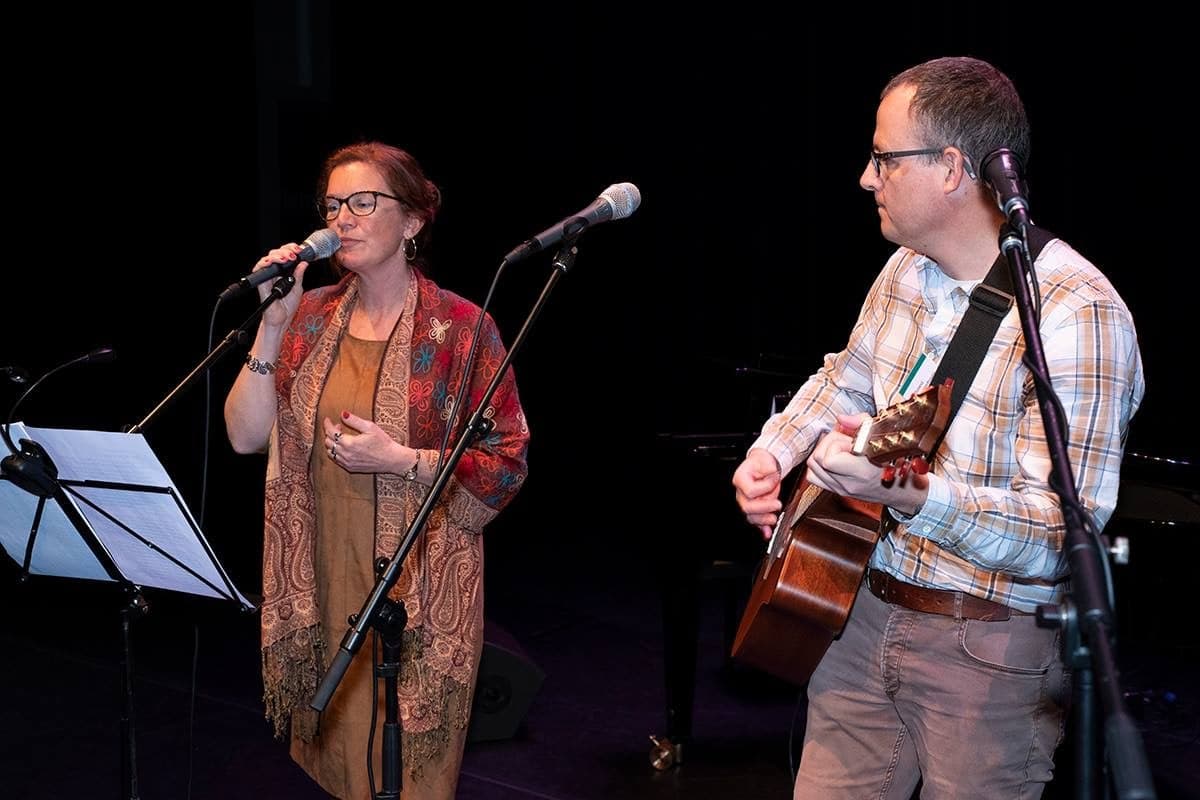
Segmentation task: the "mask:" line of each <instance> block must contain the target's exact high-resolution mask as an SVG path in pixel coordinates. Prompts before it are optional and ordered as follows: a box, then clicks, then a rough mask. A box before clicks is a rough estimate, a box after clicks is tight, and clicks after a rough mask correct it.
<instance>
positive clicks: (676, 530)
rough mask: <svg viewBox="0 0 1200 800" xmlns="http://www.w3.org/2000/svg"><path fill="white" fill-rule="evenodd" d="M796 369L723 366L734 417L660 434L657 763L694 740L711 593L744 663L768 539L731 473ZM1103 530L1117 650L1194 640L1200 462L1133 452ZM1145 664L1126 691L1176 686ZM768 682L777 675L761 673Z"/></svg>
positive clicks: (770, 362) (775, 364)
mask: <svg viewBox="0 0 1200 800" xmlns="http://www.w3.org/2000/svg"><path fill="white" fill-rule="evenodd" d="M792 367H793V362H791V361H786V360H783V359H780V358H778V357H767V356H763V357H760V358H759V359H758V361H757V363H756V364H755V365H754V366H737V365H729V366H727V368H726V372H727V374H726V375H725V381H726V382H727V383H728V384H729V386H726V387H725V389H727V390H729V391H731V392H732V394H730V398H732V399H730V400H729V401H728V402H724V403H722V404H721V405H722V407H723V408H725V409H734V413H733V414H722V415H720V419H721V421H722V422H724V423H726V425H727V427H725V428H724V429H714V430H683V431H680V430H673V431H664V432H660V433H658V434H657V436H656V441H655V447H656V453H655V457H656V465H657V472H656V474H658V475H660V476H664V478H665V479H667V480H668V484H669V485H668V487H667V489H666V492H665V493H664V497H665V498H667V500H668V503H669V504H670V505H671V508H672V522H671V525H670V526H669V532H668V535H666V536H664V537H661V540H660V544H661V545H662V547H661V549H660V552H659V554H658V569H659V573H660V575H661V586H662V615H663V619H662V625H663V637H664V671H665V675H664V680H665V689H666V731H665V733H664V734H661V735H654V736H651V740H652V746H651V749H650V762H651V764H652V765H653V766H654V767H655V768H656V769H660V770H666V769H670V768H671V767H673V766H675V765H677V764H680V763H682V761H683V757H684V751H685V749H686V746H687V744H688V743H689V741H690V740H691V738H692V721H693V701H694V694H695V685H696V668H697V650H698V643H699V631H700V609H701V606H702V604H703V603H702V601H703V600H704V599H712V598H714V597H715V598H718V600H719V602H718V606H720V607H721V611H720V616H721V625H722V628H723V642H722V652H723V653H724V654H726V655H725V658H726V662H725V664H724V668H726V669H730V670H738V669H742V668H741V667H740V665H737V664H735V663H733V662H731V661H730V660H729V659H728V653H729V651H730V646H731V644H732V641H733V637H734V634H735V632H736V629H737V624H738V621H739V619H740V617H741V613H742V610H743V608H744V605H745V603H746V601H747V599H748V597H749V594H750V589H751V586H752V583H753V580H754V576H755V574H756V572H757V569H758V566H759V563H760V561H761V559H762V557H763V555H764V554H765V552H766V546H765V543H764V542H763V540H762V538H761V537H760V536H759V534H758V532H757V531H755V530H754V529H753V528H752V527H750V526H749V525H748V524H747V523H746V522H745V519H744V518H743V517H742V515H741V512H740V511H739V509H738V507H737V504H736V502H735V501H734V497H733V487H732V485H731V483H730V480H731V478H732V477H733V471H734V469H735V468H736V467H737V465H738V464H739V463H741V460H742V459H743V458H744V457H745V454H746V451H747V449H748V448H749V447H750V445H751V444H752V443H753V442H754V440H755V439H756V438H757V436H758V431H759V428H760V426H761V424H762V423H763V422H764V421H765V420H766V418H767V416H768V415H769V414H770V413H771V411H772V410H773V409H774V408H782V407H783V405H785V404H786V402H787V399H788V397H790V395H791V393H792V392H794V391H795V390H796V388H798V387H799V385H800V384H801V383H802V382H803V380H804V378H805V377H807V376H806V375H805V374H803V373H802V372H800V371H799V369H793V368H792ZM719 377H720V376H718V381H717V384H718V385H719V384H720V379H719ZM730 386H732V389H730ZM739 420H740V421H739ZM1135 433H1136V429H1135ZM1134 441H1135V443H1136V439H1135V440H1134ZM1135 447H1136V444H1135ZM1187 455H1188V456H1191V455H1192V454H1187ZM785 488H786V487H785ZM785 494H786V493H785ZM1104 539H1105V540H1106V543H1107V544H1108V545H1109V547H1110V552H1111V553H1112V554H1113V558H1112V563H1113V581H1114V590H1115V592H1114V593H1115V596H1116V620H1117V632H1118V643H1117V644H1118V654H1122V653H1124V654H1126V655H1127V656H1128V657H1127V658H1126V659H1124V660H1125V662H1126V663H1127V664H1139V663H1145V662H1146V661H1147V660H1151V659H1154V658H1157V657H1159V654H1160V653H1162V652H1163V651H1164V649H1171V648H1181V647H1182V648H1186V647H1192V648H1194V647H1195V644H1194V642H1193V641H1192V639H1193V638H1194V637H1193V634H1192V632H1193V631H1194V629H1195V622H1194V620H1191V619H1190V617H1187V616H1186V615H1181V612H1180V609H1190V608H1191V607H1192V605H1193V604H1192V603H1191V602H1190V600H1189V597H1188V595H1187V594H1186V593H1189V592H1190V589H1191V585H1190V580H1189V579H1188V578H1187V577H1186V575H1185V573H1186V571H1187V570H1189V569H1190V568H1191V567H1192V566H1193V565H1194V564H1195V563H1196V562H1197V560H1198V559H1200V462H1198V461H1196V460H1195V459H1194V457H1176V456H1175V454H1172V455H1151V454H1148V453H1146V452H1143V451H1141V450H1138V449H1130V450H1129V451H1127V453H1126V455H1125V459H1124V461H1123V463H1122V475H1121V490H1120V499H1119V502H1118V505H1117V509H1116V512H1115V513H1114V515H1113V518H1112V519H1111V520H1110V521H1109V524H1108V525H1107V526H1106V528H1105V530H1104ZM1122 669H1123V670H1125V669H1126V667H1124V666H1123V667H1122ZM744 670H749V668H744ZM1141 674H1142V673H1140V672H1139V671H1133V672H1131V674H1129V675H1127V677H1128V678H1130V680H1128V681H1123V683H1122V685H1123V687H1124V688H1126V690H1127V693H1129V694H1131V695H1135V696H1137V695H1141V694H1143V693H1145V692H1147V691H1149V692H1151V693H1155V692H1157V693H1158V694H1163V693H1165V692H1167V691H1168V690H1169V688H1170V687H1166V688H1165V689H1160V688H1152V689H1149V690H1147V689H1146V688H1145V686H1144V685H1142V684H1143V683H1144V681H1142V682H1139V681H1140V679H1141ZM761 680H762V681H763V682H764V684H772V683H778V682H777V680H776V679H774V678H771V677H769V676H766V675H761ZM1156 680H1157V679H1156V678H1149V677H1148V678H1146V679H1145V681H1149V682H1155V681H1156ZM1158 683H1161V681H1158Z"/></svg>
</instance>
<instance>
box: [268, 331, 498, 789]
mask: <svg viewBox="0 0 1200 800" xmlns="http://www.w3.org/2000/svg"><path fill="white" fill-rule="evenodd" d="M386 346H387V342H385V341H368V340H364V339H356V338H354V337H353V336H351V335H350V334H349V332H347V333H346V334H345V335H344V336H343V337H342V340H341V342H340V344H339V345H338V353H337V356H336V357H335V360H334V363H333V367H332V369H331V371H330V373H329V378H328V380H327V382H326V384H325V389H324V391H323V392H322V394H321V400H320V402H319V403H318V405H317V430H316V432H315V441H316V442H318V443H319V442H321V441H322V440H323V439H324V428H323V424H322V420H323V419H325V418H328V419H330V420H331V421H333V422H337V421H339V420H340V419H341V414H342V412H343V411H350V412H351V413H353V414H356V415H358V416H360V417H363V418H364V419H372V418H373V416H374V415H373V408H372V406H373V398H374V394H375V387H376V383H377V377H378V374H379V365H380V363H381V362H382V359H383V352H384V348H385V347H386ZM312 453H313V454H312V460H311V469H312V481H313V486H314V488H315V492H314V495H315V499H316V512H317V534H316V553H315V559H314V564H315V569H316V585H317V602H318V604H319V606H320V610H321V627H322V629H323V630H324V631H325V635H326V637H328V639H329V650H328V653H327V663H326V667H327V668H328V661H329V660H331V659H332V657H333V655H334V653H336V651H337V645H338V644H339V643H340V642H341V640H342V637H343V636H344V635H345V633H346V631H347V629H348V627H349V622H348V621H347V618H348V617H349V616H350V615H351V614H355V613H357V612H359V611H360V610H361V609H362V605H363V603H364V602H365V601H366V599H367V597H368V596H369V595H370V592H371V590H372V589H373V588H374V587H375V574H374V571H373V566H372V562H373V561H374V558H375V542H374V531H375V480H374V476H373V475H371V474H368V473H352V472H348V471H347V470H345V469H343V468H342V467H340V466H338V465H337V464H336V463H334V461H333V460H332V459H330V458H329V452H328V451H327V450H325V449H324V448H323V447H321V446H319V445H318V446H317V447H314V448H313V451H312ZM400 522H401V524H402V525H403V526H407V524H408V520H407V519H405V520H401V521H400ZM420 546H421V540H418V542H417V544H416V545H414V549H416V548H419V547H420ZM379 649H380V648H378V647H377V646H376V645H375V643H374V633H372V634H371V641H368V642H366V643H364V644H363V646H362V648H361V649H360V650H359V651H358V653H357V654H356V655H355V657H354V660H353V661H352V662H351V664H350V667H349V668H348V669H347V670H346V673H345V675H344V676H343V678H342V680H341V682H340V683H339V684H338V687H337V690H336V691H335V692H334V694H333V696H332V698H331V699H330V702H329V704H328V706H326V708H325V711H324V712H323V713H322V714H321V719H320V728H319V733H318V735H317V737H316V738H315V739H314V740H313V741H312V742H310V743H305V742H303V741H301V740H300V739H299V737H297V736H293V737H292V744H291V753H292V757H293V758H294V759H295V760H296V762H297V763H298V764H300V766H301V767H303V768H304V770H305V771H306V772H308V774H309V775H311V776H312V777H313V779H314V780H316V781H317V782H318V783H319V784H320V785H321V787H322V788H324V789H325V790H326V791H327V792H329V793H330V794H332V795H334V796H335V797H340V798H344V799H345V800H368V799H369V798H370V797H371V789H370V783H369V780H368V777H369V776H368V774H367V765H366V764H367V762H366V754H367V741H368V737H369V735H370V733H371V706H372V704H373V700H372V698H373V697H374V696H375V695H376V687H375V683H376V681H375V677H374V669H373V664H372V658H373V657H378V656H380V655H382V653H380V652H378V651H379ZM475 655H476V661H478V656H479V654H478V653H476V654H475ZM411 656H412V654H409V657H411ZM465 699H467V700H469V698H465ZM463 700H464V698H459V702H462V701H463ZM377 708H378V710H377V713H376V720H375V724H376V728H375V738H374V742H373V744H374V748H373V753H372V763H373V765H374V767H373V769H374V777H375V788H376V789H381V788H382V784H383V769H382V766H381V747H382V742H383V721H384V701H383V681H382V679H380V681H379V689H378V697H377ZM450 735H451V741H450V742H448V743H447V746H446V747H444V748H443V749H442V750H441V752H440V753H438V754H437V757H436V758H435V760H432V761H428V762H426V763H423V764H420V765H416V764H409V763H405V764H404V765H403V772H402V785H403V797H404V798H405V800H410V799H415V798H440V799H441V800H447V799H448V798H452V797H453V796H454V789H455V785H456V783H457V779H458V768H459V764H460V762H461V760H462V749H463V745H464V743H465V737H466V729H465V728H462V729H461V730H458V729H456V730H452V731H451V732H450ZM406 755H411V754H410V753H407V752H406ZM414 772H415V774H414Z"/></svg>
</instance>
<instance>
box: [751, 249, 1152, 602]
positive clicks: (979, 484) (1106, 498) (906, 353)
mask: <svg viewBox="0 0 1200 800" xmlns="http://www.w3.org/2000/svg"><path fill="white" fill-rule="evenodd" d="M1036 267H1037V274H1038V280H1039V287H1040V290H1041V297H1042V312H1041V326H1040V331H1041V337H1042V344H1043V350H1044V353H1045V357H1046V363H1047V365H1048V366H1049V370H1050V375H1051V381H1052V383H1053V386H1054V391H1055V394H1056V395H1057V396H1058V398H1059V400H1060V401H1061V402H1062V406H1063V409H1064V411H1065V412H1066V417H1065V419H1066V423H1067V426H1068V427H1067V435H1068V442H1067V452H1068V455H1069V457H1070V461H1071V466H1072V471H1073V474H1074V475H1075V483H1076V487H1077V489H1078V493H1079V499H1080V501H1081V502H1082V503H1083V505H1084V506H1085V508H1086V509H1087V510H1088V512H1089V513H1090V515H1091V517H1092V519H1093V521H1094V522H1095V524H1096V527H1097V528H1098V529H1099V528H1103V526H1104V524H1105V523H1107V522H1108V519H1109V517H1110V516H1111V515H1112V511H1113V508H1114V507H1115V505H1116V501H1117V489H1118V483H1119V477H1120V467H1121V457H1122V452H1123V449H1124V442H1125V435H1126V433H1127V431H1128V426H1129V420H1130V417H1132V416H1133V413H1134V412H1135V411H1136V410H1137V407H1138V404H1139V403H1140V402H1141V399H1142V394H1143V392H1144V390H1145V384H1144V381H1143V377H1142V364H1141V355H1140V353H1139V351H1138V345H1137V332H1136V331H1135V330H1134V325H1133V319H1132V317H1131V316H1130V313H1129V309H1128V308H1126V306H1125V304H1124V302H1123V301H1122V300H1121V298H1120V297H1119V296H1118V295H1117V293H1116V290H1115V289H1114V288H1113V287H1112V285H1111V284H1110V283H1109V282H1108V280H1107V279H1106V278H1105V277H1104V276H1103V275H1102V274H1101V273H1100V271H1099V270H1097V269H1096V267H1095V266H1093V265H1092V264H1091V263H1090V262H1088V261H1087V260H1086V259H1084V258H1083V257H1082V256H1081V255H1080V254H1079V253H1077V252H1076V251H1075V250H1073V249H1072V248H1071V247H1070V246H1069V245H1067V244H1066V243H1065V242H1063V241H1061V240H1053V241H1051V242H1050V243H1048V244H1047V245H1046V247H1045V248H1044V249H1043V251H1042V252H1041V254H1040V255H1039V256H1038V259H1037V262H1036ZM970 288H971V284H964V283H961V282H957V281H952V280H950V279H949V278H947V277H946V275H945V274H944V273H943V272H942V271H941V270H940V269H939V268H938V266H937V264H936V263H935V262H934V261H932V260H931V259H929V258H927V257H925V256H922V255H920V254H918V253H916V252H914V251H912V250H909V249H907V248H901V249H899V250H897V251H896V253H895V254H894V255H893V256H892V257H891V258H890V259H889V260H888V263H887V264H886V266H885V267H884V269H883V270H882V272H881V273H880V274H879V277H878V278H877V279H876V281H875V283H874V285H873V286H872V287H871V291H870V293H869V294H868V295H867V299H866V301H865V302H864V304H863V307H862V311H861V312H860V314H859V317H858V321H857V322H856V324H855V326H854V330H853V331H852V332H851V334H850V341H849V342H848V344H847V345H846V349H845V350H843V351H842V352H840V353H832V354H830V355H827V356H826V357H825V364H824V366H823V367H822V368H821V369H820V370H819V371H818V372H817V373H816V374H815V375H813V376H812V377H811V378H809V379H808V381H807V382H806V383H805V384H804V385H803V386H802V387H800V389H799V390H798V391H797V392H796V394H795V395H794V396H793V397H792V399H791V401H790V402H789V403H788V405H787V407H786V408H785V409H784V410H783V411H782V412H780V413H778V414H776V415H774V416H772V417H771V418H770V419H769V420H768V421H767V423H766V425H764V426H763V432H762V435H761V436H760V437H759V439H758V440H757V441H756V442H755V444H754V447H759V448H763V449H765V450H767V451H768V452H770V453H771V454H772V455H774V456H775V458H776V459H777V460H778V461H779V465H780V467H781V468H782V471H783V474H784V475H786V474H787V473H788V472H789V471H790V470H791V469H792V468H793V467H794V466H796V465H797V464H799V463H801V462H802V461H804V459H806V458H807V457H808V455H809V453H811V452H812V449H813V447H814V446H815V445H816V443H817V440H818V439H819V438H820V436H821V435H822V434H823V433H824V432H825V431H828V430H830V429H831V428H832V427H833V425H834V423H835V416H836V415H837V414H856V413H859V412H864V411H865V412H867V413H870V414H872V415H874V414H876V413H878V412H879V411H880V410H882V409H884V408H886V407H887V406H889V405H892V404H893V403H895V402H896V401H897V400H899V399H900V396H899V389H900V387H901V386H902V384H903V383H904V382H905V379H906V377H908V375H909V373H910V372H911V371H912V370H913V368H914V365H915V364H916V362H917V360H918V359H919V357H920V356H921V355H922V354H923V353H924V354H925V355H926V358H927V360H930V361H933V362H938V361H940V360H941V357H942V355H943V354H944V353H945V350H946V347H947V346H948V344H949V342H950V338H951V337H952V335H953V333H954V331H955V330H956V329H957V327H958V323H959V321H960V320H961V319H962V315H963V311H964V310H965V309H966V307H967V297H968V293H969V291H970ZM939 310H940V311H941V313H940V314H939V313H938V312H939ZM1023 342H1024V337H1023V335H1022V332H1021V323H1020V318H1019V316H1018V313H1017V310H1016V308H1013V309H1011V310H1010V311H1009V313H1008V316H1006V317H1005V318H1004V320H1003V321H1002V323H1001V325H1000V328H999V330H997V332H996V336H995V338H994V340H993V341H992V343H991V346H990V348H989V349H988V353H987V356H986V357H985V358H984V360H983V363H982V364H981V365H980V368H979V372H978V373H977V374H976V376H975V381H974V383H973V384H972V385H971V388H970V390H969V391H968V392H967V395H966V397H965V399H964V400H963V403H962V406H961V407H960V408H959V410H958V414H957V415H956V416H955V418H954V419H953V420H952V421H951V424H950V428H949V430H948V431H947V435H946V438H945V440H944V442H943V443H942V446H941V447H940V448H939V449H938V452H937V453H936V455H935V460H934V464H933V469H932V472H931V473H930V474H929V477H930V483H929V496H928V498H927V499H926V501H925V504H924V505H923V506H922V507H921V509H920V511H919V512H918V513H917V514H916V515H915V516H913V517H911V518H908V517H903V516H900V515H897V517H898V518H899V519H901V520H904V521H903V522H902V524H901V525H900V526H899V527H898V528H897V529H896V530H895V531H893V532H892V533H891V534H889V535H888V536H886V537H884V538H883V539H882V540H881V542H880V544H879V546H878V547H877V548H876V549H875V552H874V553H873V554H872V556H871V565H872V566H873V567H875V568H877V569H881V570H884V571H886V572H889V573H891V574H892V575H894V576H896V577H898V578H900V579H901V580H906V581H908V582H910V583H915V584H919V585H922V586H932V587H937V588H942V589H957V590H960V591H964V592H968V593H970V594H973V595H977V596H979V597H984V598H986V599H989V600H994V601H996V602H999V603H1003V604H1005V605H1009V606H1012V607H1013V608H1016V609H1019V610H1022V611H1032V610H1034V609H1035V608H1036V607H1037V606H1038V605H1039V604H1041V603H1050V602H1055V601H1057V600H1059V599H1060V598H1061V597H1062V596H1063V594H1064V592H1065V589H1066V585H1065V577H1066V574H1067V571H1068V562H1067V556H1066V552H1065V550H1064V538H1065V532H1066V529H1065V525H1064V522H1063V516H1062V512H1061V509H1060V506H1059V500H1058V496H1057V495H1056V494H1055V492H1054V491H1053V489H1051V487H1050V485H1049V483H1048V480H1047V479H1048V476H1049V474H1050V454H1049V450H1048V448H1047V446H1046V439H1045V432H1044V430H1043V427H1042V418H1041V412H1040V410H1039V408H1038V401H1037V396H1036V394H1035V392H1034V386H1033V379H1032V377H1031V375H1030V373H1029V370H1028V369H1027V368H1026V367H1025V365H1024V364H1022V363H1021V357H1022V356H1023V355H1024V353H1025V348H1024V345H1023ZM929 375H932V372H930V373H929ZM925 382H926V383H927V382H928V378H926V381H925ZM920 388H924V387H923V386H913V387H910V391H909V392H908V394H911V390H912V389H920Z"/></svg>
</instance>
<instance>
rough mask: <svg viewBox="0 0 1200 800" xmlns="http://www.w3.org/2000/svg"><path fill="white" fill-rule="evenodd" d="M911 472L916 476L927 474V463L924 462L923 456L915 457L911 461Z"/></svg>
mask: <svg viewBox="0 0 1200 800" xmlns="http://www.w3.org/2000/svg"><path fill="white" fill-rule="evenodd" d="M912 471H913V472H915V473H917V474H918V475H924V474H925V473H926V472H929V462H928V461H926V460H925V456H917V457H916V458H914V459H913V460H912Z"/></svg>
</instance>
